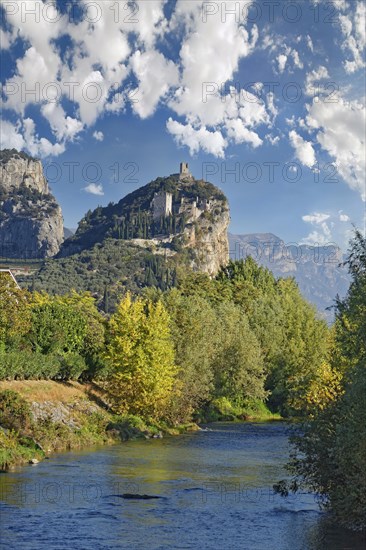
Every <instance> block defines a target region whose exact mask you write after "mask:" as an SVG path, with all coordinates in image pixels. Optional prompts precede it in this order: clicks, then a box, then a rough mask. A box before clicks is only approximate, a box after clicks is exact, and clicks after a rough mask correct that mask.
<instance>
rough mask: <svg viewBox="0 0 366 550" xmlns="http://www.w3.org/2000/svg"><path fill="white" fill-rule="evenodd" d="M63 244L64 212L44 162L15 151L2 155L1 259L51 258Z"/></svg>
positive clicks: (0, 188)
mask: <svg viewBox="0 0 366 550" xmlns="http://www.w3.org/2000/svg"><path fill="white" fill-rule="evenodd" d="M62 241H63V219H62V212H61V208H60V207H59V206H58V204H57V203H56V201H55V198H54V197H53V195H52V194H51V192H50V189H49V187H48V183H47V180H46V178H45V177H44V174H43V167H42V164H41V162H40V161H38V160H36V159H33V158H31V157H29V156H28V155H26V154H24V153H18V152H17V151H15V150H11V151H9V150H4V151H1V152H0V256H2V257H7V258H22V259H28V258H47V257H51V256H54V255H55V254H57V253H58V251H59V249H60V245H61V243H62Z"/></svg>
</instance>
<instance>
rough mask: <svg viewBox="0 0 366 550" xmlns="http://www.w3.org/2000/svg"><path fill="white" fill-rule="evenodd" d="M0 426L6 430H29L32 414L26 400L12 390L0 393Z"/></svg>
mask: <svg viewBox="0 0 366 550" xmlns="http://www.w3.org/2000/svg"><path fill="white" fill-rule="evenodd" d="M0 419H1V426H2V427H3V428H6V429H8V430H16V431H20V430H25V431H27V430H29V428H30V427H31V425H32V414H31V410H30V407H29V405H28V403H27V402H26V400H25V399H24V398H23V397H22V396H21V395H19V393H17V392H15V391H13V390H4V391H2V392H0Z"/></svg>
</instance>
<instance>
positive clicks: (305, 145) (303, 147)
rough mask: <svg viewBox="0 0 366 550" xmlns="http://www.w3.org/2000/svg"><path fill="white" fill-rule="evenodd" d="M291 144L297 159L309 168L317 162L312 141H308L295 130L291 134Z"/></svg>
mask: <svg viewBox="0 0 366 550" xmlns="http://www.w3.org/2000/svg"><path fill="white" fill-rule="evenodd" d="M289 138H290V143H291V145H292V147H293V148H294V149H295V155H296V157H297V159H298V160H299V161H300V162H301V164H303V165H304V166H307V167H308V168H311V167H312V166H314V164H315V162H316V157H315V151H314V148H313V146H312V144H311V142H310V141H306V140H305V139H304V138H302V137H301V136H300V135H299V134H298V133H297V132H296V131H295V130H291V131H290V132H289Z"/></svg>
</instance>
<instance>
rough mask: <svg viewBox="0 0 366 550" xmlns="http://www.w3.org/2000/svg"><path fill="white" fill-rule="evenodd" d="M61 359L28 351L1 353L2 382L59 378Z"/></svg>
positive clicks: (0, 373)
mask: <svg viewBox="0 0 366 550" xmlns="http://www.w3.org/2000/svg"><path fill="white" fill-rule="evenodd" d="M59 371H60V357H59V356H57V355H42V354H41V353H34V352H32V351H27V350H16V351H9V352H5V353H0V380H2V379H6V380H29V379H30V380H45V379H48V378H57V376H58V374H59Z"/></svg>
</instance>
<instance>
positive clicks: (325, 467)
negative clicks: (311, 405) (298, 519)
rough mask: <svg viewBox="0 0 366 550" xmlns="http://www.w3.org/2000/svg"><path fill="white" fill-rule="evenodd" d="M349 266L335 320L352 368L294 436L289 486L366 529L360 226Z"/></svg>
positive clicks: (365, 264)
mask: <svg viewBox="0 0 366 550" xmlns="http://www.w3.org/2000/svg"><path fill="white" fill-rule="evenodd" d="M348 267H349V271H350V273H351V275H352V282H351V285H350V289H349V292H348V295H347V297H346V298H345V300H343V301H339V300H338V303H337V319H338V320H339V321H340V322H338V323H337V324H336V333H337V334H336V339H337V346H339V345H341V346H342V348H341V352H343V358H344V360H345V361H346V362H348V368H345V365H346V362H344V361H343V363H342V372H343V373H344V375H343V380H342V384H341V385H340V388H339V390H338V394H337V396H336V398H333V399H331V400H329V403H328V405H327V406H326V407H325V408H316V409H315V414H314V415H313V417H312V418H311V419H310V421H309V422H306V423H304V424H303V425H302V427H301V431H300V433H298V434H297V435H296V436H295V437H294V438H293V443H294V452H293V456H292V459H291V461H290V463H289V465H288V468H289V470H290V472H292V474H293V475H294V477H293V479H292V482H291V484H290V486H289V487H290V489H293V490H295V491H296V490H298V489H299V488H300V487H304V486H305V487H307V488H310V489H312V490H313V491H316V492H317V493H319V494H320V495H321V496H322V498H323V501H324V504H325V505H326V506H328V507H329V508H330V509H331V510H332V512H333V514H334V515H335V516H336V518H337V520H338V521H339V522H340V523H342V524H343V525H345V526H347V527H350V528H352V529H366V476H365V472H366V360H365V355H364V353H365V347H364V336H365V334H364V328H365V303H366V241H365V239H364V238H363V237H362V235H361V234H360V233H359V232H358V231H356V232H355V236H354V238H353V240H352V242H351V246H350V255H349V260H348Z"/></svg>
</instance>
